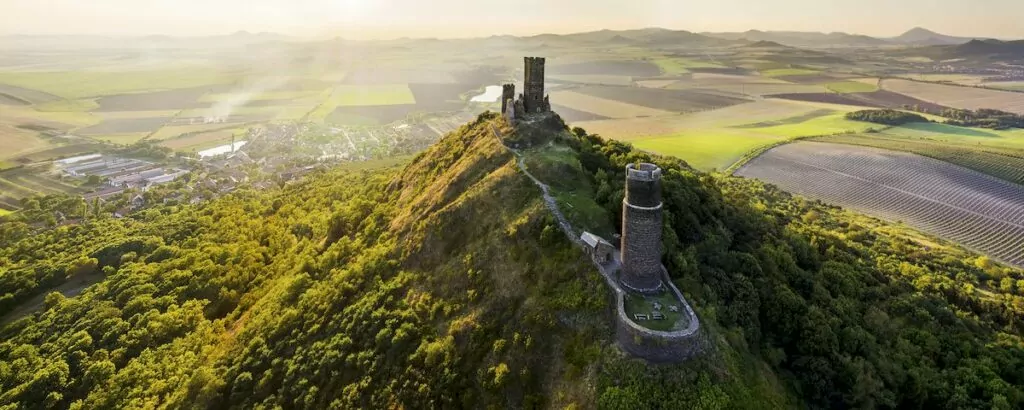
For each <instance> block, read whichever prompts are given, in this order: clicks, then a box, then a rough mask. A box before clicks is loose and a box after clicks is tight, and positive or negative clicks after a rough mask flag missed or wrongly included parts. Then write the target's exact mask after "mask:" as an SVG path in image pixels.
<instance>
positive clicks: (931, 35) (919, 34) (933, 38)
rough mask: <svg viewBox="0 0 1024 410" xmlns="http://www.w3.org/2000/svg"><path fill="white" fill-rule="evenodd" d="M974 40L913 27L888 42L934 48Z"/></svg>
mask: <svg viewBox="0 0 1024 410" xmlns="http://www.w3.org/2000/svg"><path fill="white" fill-rule="evenodd" d="M974 39H975V38H973V37H954V36H947V35H945V34H939V33H936V32H934V31H931V30H928V29H926V28H921V27H914V28H912V29H910V30H908V31H907V32H906V33H903V34H901V35H899V36H896V37H893V38H890V39H889V40H890V41H892V42H895V43H902V44H913V45H927V46H934V45H950V44H964V43H966V42H968V41H971V40H974Z"/></svg>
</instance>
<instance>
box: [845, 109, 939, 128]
mask: <svg viewBox="0 0 1024 410" xmlns="http://www.w3.org/2000/svg"><path fill="white" fill-rule="evenodd" d="M846 119H848V120H854V121H866V122H873V123H875V124H884V125H892V126H898V125H904V124H909V123H912V122H929V121H928V119H927V118H925V117H922V116H920V115H917V114H914V113H909V112H905V111H897V110H890V109H884V110H861V111H853V112H848V113H846Z"/></svg>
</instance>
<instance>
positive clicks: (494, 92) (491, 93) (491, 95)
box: [470, 85, 501, 103]
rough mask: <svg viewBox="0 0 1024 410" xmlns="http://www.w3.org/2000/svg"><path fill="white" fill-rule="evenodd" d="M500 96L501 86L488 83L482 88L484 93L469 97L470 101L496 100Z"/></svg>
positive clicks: (485, 101) (486, 101)
mask: <svg viewBox="0 0 1024 410" xmlns="http://www.w3.org/2000/svg"><path fill="white" fill-rule="evenodd" d="M499 98H501V86H500V85H489V86H487V88H486V89H484V93H483V94H480V95H478V96H476V97H473V98H471V99H470V101H472V102H484V103H488V102H496V101H498V99H499Z"/></svg>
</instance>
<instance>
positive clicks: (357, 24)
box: [0, 0, 1024, 39]
mask: <svg viewBox="0 0 1024 410" xmlns="http://www.w3.org/2000/svg"><path fill="white" fill-rule="evenodd" d="M513 4H519V5H521V6H518V7H513ZM0 10H3V14H4V24H3V25H2V27H0V34H101V35H151V34H164V35H216V34H226V33H230V32H234V31H239V30H247V31H253V32H262V31H267V32H277V33H282V34H289V35H297V36H307V37H323V36H344V37H347V38H364V39H365V38H395V37H403V36H409V37H442V38H444V37H475V36H487V35H492V34H514V35H524V34H537V33H568V32H578V31H585V30H599V29H627V28H639V27H652V26H658V27H666V28H675V29H685V30H690V31H746V30H749V29H759V30H801V31H824V32H831V31H844V32H851V33H859V34H867V35H874V36H893V35H897V34H899V33H901V32H903V31H905V30H907V29H909V28H911V27H914V26H923V27H927V28H929V29H932V30H936V31H939V32H942V33H946V34H951V35H963V36H987V37H997V38H1021V37H1024V26H1021V25H1020V24H1019V18H1020V16H1022V15H1024V2H1020V1H1017V0H985V1H976V2H963V1H953V0H906V1H902V2H891V1H886V0H863V1H858V2H849V1H847V2H836V1H832V2H829V1H820V0H777V1H770V2H768V1H760V0H719V1H714V2H683V1H673V0H640V1H623V0H559V1H544V0H523V1H519V2H510V1H492V0H488V1H460V0H434V1H427V2H425V1H419V0H379V1H371V0H299V1H292V0H216V1H211V0H148V1H137V0H97V1H89V2H83V1H78V0H40V1H22V0H0Z"/></svg>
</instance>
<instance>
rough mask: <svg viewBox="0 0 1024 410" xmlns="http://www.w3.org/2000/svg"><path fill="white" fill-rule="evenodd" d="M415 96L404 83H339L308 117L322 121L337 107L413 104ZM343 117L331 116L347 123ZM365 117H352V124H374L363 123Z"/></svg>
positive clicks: (334, 120) (339, 121)
mask: <svg viewBox="0 0 1024 410" xmlns="http://www.w3.org/2000/svg"><path fill="white" fill-rule="evenodd" d="M415 103H416V98H415V97H414V96H413V94H412V91H410V90H409V86H408V85H406V84H390V85H388V84H385V85H339V86H337V87H335V88H334V90H332V91H331V94H330V96H329V97H327V98H326V100H325V101H324V102H322V103H321V104H320V105H319V106H317V107H316V108H315V109H314V110H313V111H312V112H310V113H309V119H311V120H314V121H323V120H325V119H327V117H328V116H330V115H331V113H333V112H334V110H335V109H336V108H338V107H354V106H365V105H400V104H415ZM344 120H345V119H338V118H332V121H333V122H336V123H345V124H348V123H349V122H348V121H344ZM365 121H366V119H364V118H353V121H352V122H353V123H354V125H375V124H376V122H377V121H376V120H373V123H374V124H364V122H365Z"/></svg>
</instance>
